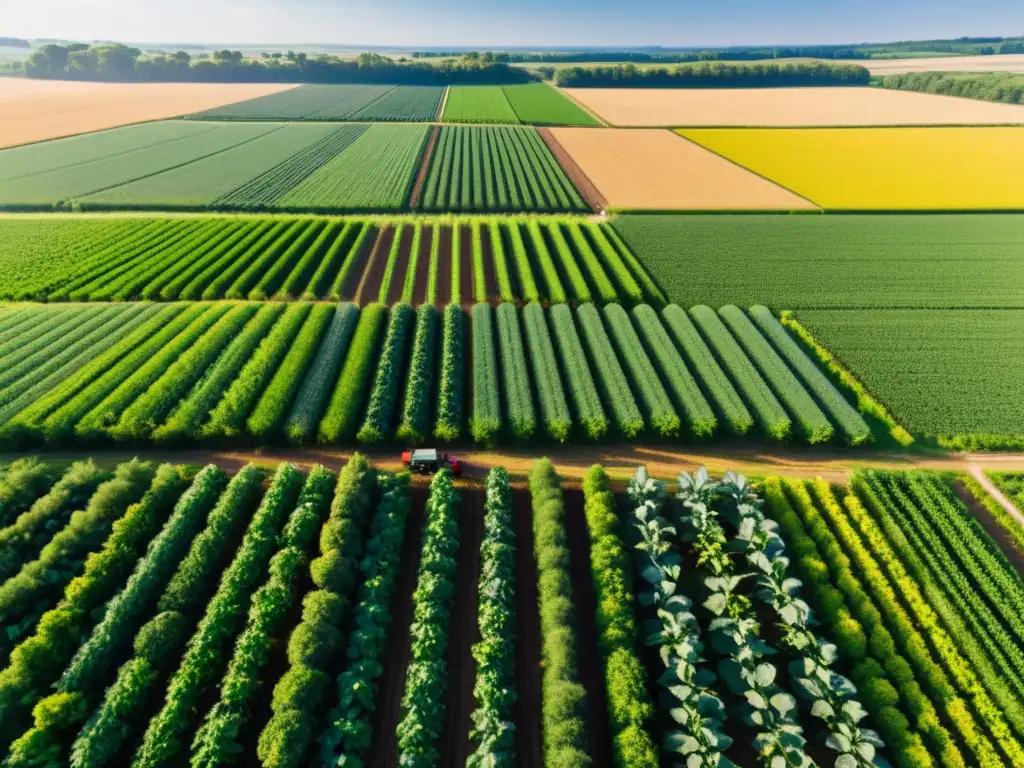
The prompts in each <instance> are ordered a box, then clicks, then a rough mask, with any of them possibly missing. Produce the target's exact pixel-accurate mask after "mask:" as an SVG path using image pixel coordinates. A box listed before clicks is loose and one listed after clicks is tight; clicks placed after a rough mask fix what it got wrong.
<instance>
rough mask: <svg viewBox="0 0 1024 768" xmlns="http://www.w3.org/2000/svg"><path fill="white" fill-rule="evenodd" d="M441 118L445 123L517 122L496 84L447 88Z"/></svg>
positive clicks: (503, 123) (502, 90)
mask: <svg viewBox="0 0 1024 768" xmlns="http://www.w3.org/2000/svg"><path fill="white" fill-rule="evenodd" d="M442 119H443V120H444V122H446V123H498V124H502V125H514V124H515V123H518V122H519V118H518V117H516V113H515V110H513V109H512V105H511V104H510V103H509V100H508V98H507V97H506V96H505V91H504V89H502V88H501V86H497V85H454V86H452V87H451V88H449V89H448V100H447V101H446V102H445V106H444V115H443V117H442Z"/></svg>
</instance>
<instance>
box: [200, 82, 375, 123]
mask: <svg viewBox="0 0 1024 768" xmlns="http://www.w3.org/2000/svg"><path fill="white" fill-rule="evenodd" d="M394 88H395V86H393V85H300V86H299V87H297V88H290V89H288V90H287V91H281V92H279V93H272V94H270V95H269V96H260V97H257V98H255V99H248V100H246V101H239V102H236V103H234V104H227V105H225V106H223V107H217V108H216V109H210V110H207V111H205V112H200V113H198V114H195V115H191V117H192V118H195V119H202V120H347V119H349V118H352V117H353V116H354V115H355V114H356V113H357V112H359V110H361V109H363V108H364V107H366V106H368V105H370V104H372V103H373V102H375V101H376V100H377V99H379V98H381V97H382V96H384V95H385V94H387V93H389V92H391V91H392V90H394Z"/></svg>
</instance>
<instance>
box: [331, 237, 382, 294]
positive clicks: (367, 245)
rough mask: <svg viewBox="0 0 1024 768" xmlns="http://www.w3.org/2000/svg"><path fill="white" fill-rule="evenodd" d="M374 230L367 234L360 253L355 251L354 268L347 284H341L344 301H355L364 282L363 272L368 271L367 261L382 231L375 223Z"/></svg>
mask: <svg viewBox="0 0 1024 768" xmlns="http://www.w3.org/2000/svg"><path fill="white" fill-rule="evenodd" d="M370 226H371V227H373V230H372V231H371V232H370V234H369V235H367V237H366V239H365V240H363V244H362V245H361V246H360V247H359V251H358V253H353V254H352V256H351V257H352V258H353V259H355V261H354V262H353V264H352V269H351V270H350V271H349V273H348V278H347V279H346V280H345V284H344V285H342V286H341V291H340V294H341V300H342V301H353V300H355V297H356V293H358V291H359V284H360V283H361V282H362V279H363V273H364V272H365V271H366V263H367V262H368V261H369V259H370V254H371V253H373V246H374V244H375V243H376V242H377V238H378V237H379V236H380V232H378V231H377V227H376V225H374V224H371V225H370Z"/></svg>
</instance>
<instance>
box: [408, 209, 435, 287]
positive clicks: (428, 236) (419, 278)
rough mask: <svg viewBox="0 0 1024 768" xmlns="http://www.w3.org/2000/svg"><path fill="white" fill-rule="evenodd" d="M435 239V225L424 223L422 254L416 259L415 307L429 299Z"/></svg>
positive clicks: (421, 244) (421, 243) (421, 242)
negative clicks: (431, 260) (432, 252)
mask: <svg viewBox="0 0 1024 768" xmlns="http://www.w3.org/2000/svg"><path fill="white" fill-rule="evenodd" d="M433 239H434V228H433V226H431V225H430V224H424V225H423V234H422V235H421V236H420V255H419V258H418V259H417V260H416V282H415V283H414V284H413V289H412V303H413V306H415V307H418V306H419V305H420V304H423V303H425V302H426V300H427V285H428V284H429V282H430V280H429V278H430V244H431V243H432V242H433Z"/></svg>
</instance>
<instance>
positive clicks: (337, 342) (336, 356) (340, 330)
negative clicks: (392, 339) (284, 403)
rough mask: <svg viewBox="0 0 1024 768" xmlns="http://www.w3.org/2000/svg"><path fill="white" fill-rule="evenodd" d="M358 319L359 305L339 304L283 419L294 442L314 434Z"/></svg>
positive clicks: (306, 439) (301, 441)
mask: <svg viewBox="0 0 1024 768" xmlns="http://www.w3.org/2000/svg"><path fill="white" fill-rule="evenodd" d="M358 322H359V307H357V306H356V305H355V304H352V303H348V302H346V303H344V304H339V305H338V308H337V309H336V310H335V312H334V317H332V318H331V323H330V325H328V326H327V331H326V332H325V333H324V337H323V341H321V342H320V347H319V349H317V352H316V357H314V358H313V362H312V364H311V365H310V367H309V370H308V371H306V375H305V378H304V379H303V380H302V387H301V388H300V389H299V393H298V394H297V395H296V396H295V405H293V406H292V410H291V413H290V414H289V415H288V421H287V422H286V423H285V428H284V431H285V434H286V435H287V436H288V439H289V440H291V441H292V442H293V443H305V442H308V441H309V440H311V439H312V438H313V436H314V435H315V434H316V428H317V425H318V424H319V423H320V417H321V416H322V415H323V412H324V408H325V407H326V405H327V401H328V399H329V398H330V396H331V392H332V391H333V390H334V385H335V384H336V383H337V380H338V372H339V371H340V370H341V366H342V364H343V363H344V361H345V355H346V353H347V352H348V346H349V343H350V342H351V341H352V336H353V334H355V330H356V325H357V324H358Z"/></svg>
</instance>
